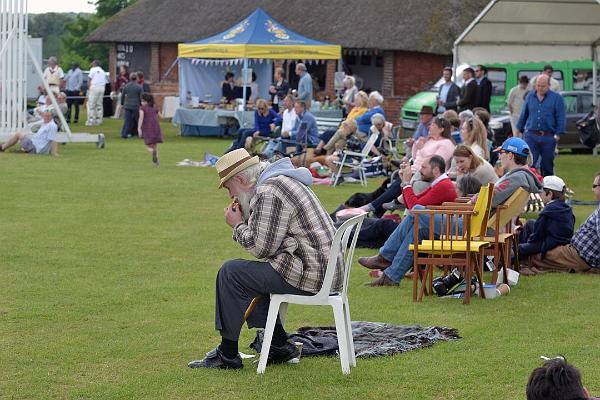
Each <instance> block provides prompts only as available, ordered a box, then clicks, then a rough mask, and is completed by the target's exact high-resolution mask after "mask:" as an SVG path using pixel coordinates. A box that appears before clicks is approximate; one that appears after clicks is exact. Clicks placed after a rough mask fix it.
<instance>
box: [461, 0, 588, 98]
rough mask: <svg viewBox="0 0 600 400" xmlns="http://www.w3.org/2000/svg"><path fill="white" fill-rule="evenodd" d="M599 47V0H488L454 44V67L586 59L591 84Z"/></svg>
mask: <svg viewBox="0 0 600 400" xmlns="http://www.w3.org/2000/svg"><path fill="white" fill-rule="evenodd" d="M599 45H600V0H492V1H491V2H490V3H489V4H488V5H487V6H486V7H485V9H484V10H483V11H482V12H481V13H480V14H479V15H478V16H477V18H475V20H473V22H472V23H471V24H470V25H469V26H468V27H467V29H466V30H465V31H464V32H463V33H462V34H461V35H460V36H459V37H458V39H456V41H455V42H454V67H455V68H456V66H457V65H459V64H463V63H468V64H475V63H495V62H498V63H516V62H535V61H537V62H540V61H553V60H590V59H591V60H592V61H593V81H594V82H597V63H598V46H599ZM593 87H594V96H593V98H594V102H595V101H596V97H597V93H596V90H597V89H596V85H593ZM594 104H595V103H594Z"/></svg>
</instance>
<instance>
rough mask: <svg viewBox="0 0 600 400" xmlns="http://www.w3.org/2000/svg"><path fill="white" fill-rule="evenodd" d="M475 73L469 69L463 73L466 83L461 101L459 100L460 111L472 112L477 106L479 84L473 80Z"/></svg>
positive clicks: (461, 93) (461, 91)
mask: <svg viewBox="0 0 600 400" xmlns="http://www.w3.org/2000/svg"><path fill="white" fill-rule="evenodd" d="M474 75H475V72H474V71H473V68H471V67H467V68H465V70H464V71H463V79H464V81H465V83H464V85H463V87H462V89H461V90H460V99H459V100H458V103H457V105H458V111H459V112H460V111H464V110H471V109H473V108H475V107H476V105H477V103H476V102H477V82H476V81H475V79H474V78H473V76H474Z"/></svg>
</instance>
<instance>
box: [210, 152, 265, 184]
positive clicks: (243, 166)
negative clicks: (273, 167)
mask: <svg viewBox="0 0 600 400" xmlns="http://www.w3.org/2000/svg"><path fill="white" fill-rule="evenodd" d="M259 162H260V160H259V158H258V156H254V157H252V158H251V159H249V160H246V161H244V162H243V163H242V164H240V165H238V166H237V167H235V168H234V169H233V170H232V171H231V172H230V173H228V174H227V175H225V176H224V177H223V178H221V181H220V182H219V189H221V188H222V187H223V185H224V184H225V182H227V181H228V180H229V179H231V177H233V176H234V175H235V174H237V173H238V172H241V171H243V170H245V169H246V168H250V167H251V166H253V165H256V164H258V163H259Z"/></svg>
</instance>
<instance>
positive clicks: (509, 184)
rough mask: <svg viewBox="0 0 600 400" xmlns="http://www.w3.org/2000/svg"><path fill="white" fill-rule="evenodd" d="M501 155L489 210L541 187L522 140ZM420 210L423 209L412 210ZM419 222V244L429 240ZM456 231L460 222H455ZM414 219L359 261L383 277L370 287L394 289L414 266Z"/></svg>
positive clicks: (425, 224) (437, 223)
mask: <svg viewBox="0 0 600 400" xmlns="http://www.w3.org/2000/svg"><path fill="white" fill-rule="evenodd" d="M497 151H499V152H500V160H501V161H502V166H503V167H504V169H505V170H508V173H506V175H504V176H503V177H502V178H500V179H499V180H498V181H497V182H496V185H495V186H494V195H493V197H492V207H494V208H495V207H496V206H498V205H499V204H502V203H503V202H504V201H506V200H507V199H508V198H509V197H510V196H511V195H512V194H513V193H514V192H515V191H516V190H517V188H519V187H522V188H523V189H525V190H527V191H528V192H530V193H539V192H540V191H541V189H542V185H541V183H540V182H539V180H538V179H537V178H536V177H535V175H533V173H532V172H531V171H530V170H529V168H528V167H527V156H528V155H529V146H527V143H525V141H524V140H523V139H519V138H510V139H508V140H506V141H505V142H504V144H502V147H501V148H499V149H497ZM415 208H422V206H419V205H417V206H415ZM441 217H442V216H441V215H435V216H434V234H435V235H440V234H441V231H442V218H441ZM419 218H420V220H419V226H420V232H419V238H420V239H421V240H423V239H427V238H428V237H429V217H428V216H426V215H421V216H420V217H419ZM457 223H458V224H459V227H460V226H461V225H462V221H460V220H459V221H458V222H457ZM413 229H414V217H413V215H412V214H409V215H408V216H407V217H406V218H404V220H403V221H402V222H401V223H400V225H398V228H396V230H395V231H394V233H393V234H392V236H390V238H389V239H388V240H387V241H386V242H385V245H384V246H383V247H381V248H380V249H379V254H377V255H375V256H372V257H361V258H359V259H358V262H359V263H360V264H361V265H363V266H365V267H367V268H378V269H382V270H384V271H383V275H382V276H381V277H380V278H379V279H378V280H377V281H375V282H373V283H372V286H395V285H397V284H398V283H399V282H400V280H401V279H402V278H403V277H404V275H405V274H406V273H407V272H408V271H409V270H410V269H411V268H412V266H413V252H412V251H409V250H408V248H409V246H410V245H411V244H413V239H414V232H413Z"/></svg>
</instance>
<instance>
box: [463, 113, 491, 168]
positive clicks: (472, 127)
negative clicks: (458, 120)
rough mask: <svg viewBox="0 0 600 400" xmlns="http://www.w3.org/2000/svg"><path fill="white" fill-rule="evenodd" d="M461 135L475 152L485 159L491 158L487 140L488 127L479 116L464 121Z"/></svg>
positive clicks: (466, 144) (464, 141)
mask: <svg viewBox="0 0 600 400" xmlns="http://www.w3.org/2000/svg"><path fill="white" fill-rule="evenodd" d="M460 136H461V138H462V140H463V143H464V144H465V146H469V147H470V148H471V149H472V150H473V153H475V154H477V155H478V156H479V157H481V158H483V159H484V160H489V159H490V149H489V146H488V140H487V129H486V128H485V125H484V124H483V122H481V120H480V119H479V118H477V117H473V118H469V119H467V120H466V121H465V122H463V124H462V127H461V129H460Z"/></svg>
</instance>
